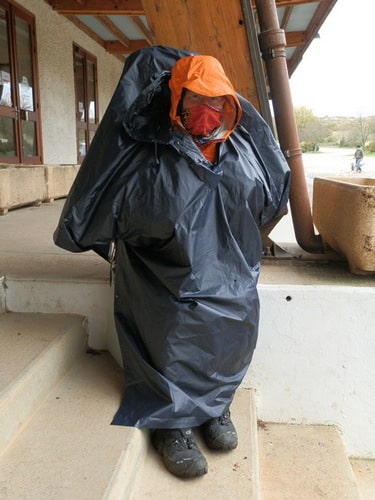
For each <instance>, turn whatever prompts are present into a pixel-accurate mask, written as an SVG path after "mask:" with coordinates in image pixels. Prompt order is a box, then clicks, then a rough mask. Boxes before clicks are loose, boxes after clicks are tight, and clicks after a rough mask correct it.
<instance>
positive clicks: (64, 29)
mask: <svg viewBox="0 0 375 500" xmlns="http://www.w3.org/2000/svg"><path fill="white" fill-rule="evenodd" d="M17 4H18V5H20V6H21V7H24V8H25V9H26V10H28V11H29V12H30V13H32V14H34V15H35V19H36V40H37V51H38V65H39V87H40V101H41V119H42V140H43V158H44V163H47V164H66V163H68V164H69V163H76V161H77V150H76V123H75V99H74V75H73V43H75V44H77V45H79V46H80V47H82V48H83V49H85V50H86V51H88V52H90V53H91V54H93V55H94V56H95V57H96V58H97V69H98V91H99V92H98V93H99V119H101V118H102V116H103V114H104V112H105V110H106V107H107V105H108V103H109V100H110V99H111V97H112V94H113V92H114V90H115V88H116V85H117V83H118V80H119V78H120V75H121V72H122V68H123V64H122V63H121V61H119V59H117V58H116V57H114V56H111V55H110V54H109V53H108V52H106V51H105V50H104V49H103V48H102V47H101V46H100V45H98V44H97V43H96V42H95V41H94V40H92V39H91V38H90V37H88V36H87V35H86V34H85V33H83V32H82V31H81V30H79V29H78V28H76V27H75V26H74V24H73V23H71V22H70V21H68V19H66V18H65V17H64V16H62V15H59V14H57V13H56V12H55V11H54V10H53V9H52V8H51V7H50V6H49V5H48V4H47V3H46V2H44V1H41V0H20V1H19V2H17Z"/></svg>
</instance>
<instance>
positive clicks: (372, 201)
mask: <svg viewBox="0 0 375 500" xmlns="http://www.w3.org/2000/svg"><path fill="white" fill-rule="evenodd" d="M313 221H314V224H315V226H316V228H317V230H318V231H319V233H320V235H321V236H322V238H323V242H324V243H325V244H326V245H328V246H329V247H330V248H332V249H333V250H335V251H336V252H338V253H340V254H342V255H344V256H345V258H346V259H347V261H348V263H349V269H350V271H351V272H352V273H354V274H375V179H367V178H360V177H356V178H354V177H327V178H321V177H315V178H314V188H313Z"/></svg>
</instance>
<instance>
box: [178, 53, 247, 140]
mask: <svg viewBox="0 0 375 500" xmlns="http://www.w3.org/2000/svg"><path fill="white" fill-rule="evenodd" d="M169 88H170V90H171V109H170V113H169V116H170V119H171V121H172V123H173V124H178V125H179V126H182V124H181V119H180V117H179V116H178V106H179V103H180V101H181V97H182V92H183V89H188V90H190V91H192V92H195V93H196V94H201V95H205V96H208V97H218V96H227V99H226V102H225V105H224V131H223V133H222V134H221V136H220V137H218V139H219V140H223V139H226V138H227V137H228V135H229V134H230V133H231V132H232V131H233V130H234V128H235V127H236V125H237V123H238V122H239V120H240V118H241V114H242V109H241V106H240V102H239V100H238V98H237V95H236V92H235V90H234V88H233V85H232V84H231V82H230V81H229V79H228V78H227V76H226V74H225V72H224V69H223V67H222V65H221V64H220V62H219V61H218V60H217V59H215V58H214V57H212V56H201V55H197V56H188V57H183V58H182V59H179V60H178V61H177V63H176V64H175V65H174V66H173V68H172V74H171V79H170V81H169Z"/></svg>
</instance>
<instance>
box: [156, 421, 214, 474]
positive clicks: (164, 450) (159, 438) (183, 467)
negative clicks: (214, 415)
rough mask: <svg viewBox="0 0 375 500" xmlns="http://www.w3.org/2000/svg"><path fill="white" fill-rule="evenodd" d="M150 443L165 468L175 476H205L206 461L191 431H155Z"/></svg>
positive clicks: (206, 469)
mask: <svg viewBox="0 0 375 500" xmlns="http://www.w3.org/2000/svg"><path fill="white" fill-rule="evenodd" d="M151 442H152V444H153V446H154V448H155V449H156V451H157V452H159V453H160V454H161V455H162V457H163V461H164V465H165V466H166V468H167V469H168V470H169V472H171V473H172V474H174V475H175V476H177V477H183V478H192V477H197V476H203V474H207V471H208V466H207V461H206V459H205V458H204V456H203V455H202V452H201V451H200V449H199V448H198V445H197V444H196V442H195V439H194V435H193V431H192V430H191V429H155V430H154V431H152V434H151Z"/></svg>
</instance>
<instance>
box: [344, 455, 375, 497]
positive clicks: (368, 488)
mask: <svg viewBox="0 0 375 500" xmlns="http://www.w3.org/2000/svg"><path fill="white" fill-rule="evenodd" d="M350 463H351V465H352V468H353V471H354V475H355V478H356V481H357V484H358V488H359V491H360V494H361V499H362V500H374V498H375V460H367V459H363V458H351V459H350Z"/></svg>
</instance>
